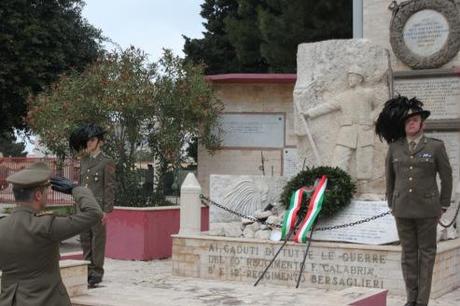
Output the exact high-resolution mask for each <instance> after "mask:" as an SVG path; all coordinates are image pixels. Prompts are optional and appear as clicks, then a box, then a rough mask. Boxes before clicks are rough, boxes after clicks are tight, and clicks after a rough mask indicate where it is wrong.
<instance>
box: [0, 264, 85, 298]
mask: <svg viewBox="0 0 460 306" xmlns="http://www.w3.org/2000/svg"><path fill="white" fill-rule="evenodd" d="M59 267H60V268H61V277H62V282H63V283H64V286H65V287H66V289H67V293H68V294H69V296H70V297H71V298H72V297H75V296H79V295H83V294H86V293H87V292H88V283H87V277H88V276H87V275H88V262H87V261H84V260H73V259H66V260H61V261H59ZM1 278H2V274H1V272H0V280H1Z"/></svg>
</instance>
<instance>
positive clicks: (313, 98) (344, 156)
mask: <svg viewBox="0 0 460 306" xmlns="http://www.w3.org/2000/svg"><path fill="white" fill-rule="evenodd" d="M363 3H364V5H363V16H362V17H363V34H364V35H363V39H351V40H331V41H323V42H317V43H305V44H300V45H299V47H298V53H297V78H296V83H295V87H294V90H293V93H292V95H293V105H292V112H293V116H292V117H293V126H294V131H295V139H296V148H295V152H297V154H296V159H295V160H296V162H295V164H296V166H295V168H296V169H297V171H299V170H301V169H303V168H306V167H317V166H333V167H339V168H340V169H343V170H344V171H346V172H347V173H348V174H349V175H350V176H351V177H352V178H353V180H354V182H355V183H356V187H357V191H356V193H355V195H354V197H353V199H352V200H351V203H350V204H349V205H348V206H347V207H346V208H345V209H343V210H341V211H340V212H339V213H338V214H336V215H334V216H332V217H330V218H321V217H320V218H319V222H318V227H319V228H328V227H329V228H330V227H332V229H330V230H323V231H317V232H316V233H315V234H314V236H313V241H312V243H311V247H310V248H309V249H308V253H306V245H305V244H301V243H294V242H288V243H287V245H286V246H285V247H284V248H283V249H282V251H281V252H280V253H279V256H278V257H277V258H276V260H275V261H274V262H273V265H272V266H271V267H270V269H269V270H268V271H267V273H266V274H264V277H263V279H262V280H261V281H262V282H270V283H273V284H279V285H285V286H288V287H292V286H295V285H296V280H297V279H300V286H301V287H317V288H328V289H343V288H348V287H364V288H375V289H387V290H389V292H390V293H391V294H400V295H404V294H405V291H404V281H403V279H402V274H401V267H400V257H401V251H400V247H399V245H398V236H397V232H396V228H395V224H394V220H393V217H392V216H391V215H390V214H385V212H387V211H388V207H387V205H386V200H385V197H384V192H385V181H384V169H383V167H384V158H385V154H386V150H387V145H386V144H385V143H383V142H381V141H380V140H379V139H378V137H376V136H375V134H374V132H373V131H374V123H375V120H376V117H377V115H378V113H379V112H380V111H381V109H382V106H383V103H384V102H385V101H386V100H388V99H389V98H390V97H392V96H394V95H397V94H401V95H406V96H409V97H412V96H417V97H419V98H420V99H421V100H422V101H423V102H425V107H426V108H427V109H430V110H431V111H432V116H431V117H430V120H428V122H427V134H428V136H431V137H436V138H440V139H442V140H443V141H444V142H445V144H446V147H447V150H448V155H449V158H450V162H451V165H452V168H453V176H454V186H457V185H458V184H459V176H460V170H459V163H460V102H459V101H460V100H459V96H460V79H459V77H458V74H459V71H458V68H455V67H458V66H459V64H460V58H459V56H458V51H459V49H460V13H459V12H460V11H459V9H460V4H459V3H457V2H456V1H450V0H412V1H404V2H399V3H398V2H397V1H381V0H369V1H367V0H366V1H363ZM241 120H244V117H242V119H241ZM269 126H270V127H271V130H270V133H273V135H272V136H273V137H270V134H269V136H267V139H266V140H267V141H276V139H277V135H278V134H279V131H277V125H276V122H274V123H272V124H270V125H269ZM280 126H281V125H280ZM246 132H247V133H250V131H246ZM290 179H291V178H290V177H285V176H250V175H244V176H242V175H211V177H210V185H209V197H210V200H211V201H213V202H214V203H218V204H220V205H221V206H223V207H227V208H229V209H230V210H232V211H236V212H239V213H240V215H238V214H234V213H233V214H232V213H230V212H228V211H226V210H224V209H222V207H219V206H216V205H211V207H210V222H211V224H210V228H211V229H210V231H209V232H207V233H200V231H199V224H200V221H199V207H200V205H201V199H200V197H199V195H200V193H201V190H202V188H201V187H200V186H199V184H198V182H197V181H196V179H195V178H194V177H192V176H189V177H188V178H187V179H186V181H185V182H184V185H183V186H182V192H183V196H182V199H181V206H182V210H183V212H182V213H183V215H184V216H187V218H184V219H181V231H180V232H179V234H178V235H175V236H174V237H173V257H172V262H173V274H174V275H178V276H190V277H197V278H204V279H216V280H234V281H242V282H247V283H249V284H252V283H254V282H256V280H257V279H258V278H259V277H260V276H261V275H262V273H263V271H264V269H265V268H266V266H267V265H268V264H269V263H270V261H271V260H272V259H273V257H274V255H275V254H276V252H277V251H278V250H279V249H280V247H281V245H282V242H280V241H276V240H279V237H276V236H277V235H276V234H275V231H276V230H277V229H276V228H274V227H273V226H270V224H273V223H277V222H278V223H281V221H282V218H281V216H282V214H283V213H284V207H282V206H281V205H280V204H279V196H280V193H281V190H282V189H283V187H284V186H285V184H286V183H287V182H288V181H289V180H290ZM206 189H208V188H206ZM459 193H460V190H459V188H458V187H454V192H453V195H452V199H453V202H452V205H451V208H450V209H449V211H448V212H447V213H446V214H445V215H444V216H443V218H442V219H443V220H441V221H443V222H444V223H449V222H450V221H451V220H453V218H456V217H457V216H456V214H455V212H456V210H457V207H458V201H459ZM248 215H249V216H253V217H254V218H255V219H261V220H265V221H266V222H267V223H268V225H267V224H260V223H258V222H254V220H251V219H249V220H248V219H247V218H241V217H242V216H243V217H245V216H248ZM373 216H379V217H378V218H375V219H372V217H373ZM367 219H372V220H370V221H369V222H364V223H361V224H354V225H351V226H346V227H343V228H333V227H334V226H335V225H343V224H348V223H353V222H354V221H359V220H367ZM457 220H459V219H457ZM453 221H454V222H453V224H452V225H451V226H449V227H448V228H447V229H444V228H442V227H441V226H440V227H439V235H438V238H439V240H442V241H441V242H440V243H439V244H438V251H437V257H436V263H435V268H434V275H433V285H432V297H433V298H437V297H439V296H442V295H444V294H446V293H447V292H449V291H451V290H453V289H455V288H458V287H459V286H460V265H459V263H460V239H458V238H457V236H458V233H457V228H456V227H454V224H455V220H453ZM304 257H305V258H306V261H305V267H304V270H303V272H302V274H301V275H299V271H301V263H302V261H303V258H304Z"/></svg>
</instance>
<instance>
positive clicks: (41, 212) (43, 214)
mask: <svg viewBox="0 0 460 306" xmlns="http://www.w3.org/2000/svg"><path fill="white" fill-rule="evenodd" d="M52 215H54V212H53V211H52V210H42V211H40V212H38V213H35V217H42V216H52Z"/></svg>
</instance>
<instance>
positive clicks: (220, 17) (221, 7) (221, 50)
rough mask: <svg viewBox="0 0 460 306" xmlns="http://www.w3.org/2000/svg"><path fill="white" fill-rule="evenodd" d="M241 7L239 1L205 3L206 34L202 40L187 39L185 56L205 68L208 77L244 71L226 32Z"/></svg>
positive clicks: (207, 0) (218, 0) (207, 1)
mask: <svg viewBox="0 0 460 306" xmlns="http://www.w3.org/2000/svg"><path fill="white" fill-rule="evenodd" d="M237 9H238V4H237V2H236V1H235V0H205V2H204V3H203V4H202V5H201V16H202V17H203V18H204V19H205V20H206V22H204V23H203V25H204V27H205V28H206V31H205V32H204V33H203V34H204V38H202V39H191V38H189V37H186V36H184V39H185V45H184V53H185V54H186V55H187V60H190V61H192V62H193V63H196V64H203V63H204V64H205V65H206V73H207V74H217V73H225V72H229V71H240V69H241V67H240V65H239V63H238V60H237V58H236V53H235V50H234V48H233V46H232V45H231V43H230V41H229V38H228V36H227V33H226V30H225V23H224V20H225V18H226V17H228V16H231V15H235V14H236V11H237Z"/></svg>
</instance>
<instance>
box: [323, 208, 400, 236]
mask: <svg viewBox="0 0 460 306" xmlns="http://www.w3.org/2000/svg"><path fill="white" fill-rule="evenodd" d="M386 211H388V204H387V202H386V201H358V200H352V201H351V203H350V204H349V205H348V206H347V207H345V208H344V209H343V210H341V211H340V212H339V213H337V214H336V215H335V216H333V217H331V218H328V219H320V221H319V222H318V226H319V227H328V226H333V225H337V224H346V223H349V222H353V221H357V220H362V219H364V218H368V217H372V216H375V215H378V214H381V213H384V212H386ZM314 239H316V240H324V241H345V242H354V243H365V244H385V243H391V242H395V241H398V240H399V238H398V233H397V230H396V224H395V220H394V218H393V216H391V215H386V216H384V217H382V218H379V219H376V220H373V221H372V222H366V223H362V224H358V225H355V226H352V227H346V228H339V229H335V230H333V231H319V232H317V233H315V236H314Z"/></svg>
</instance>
